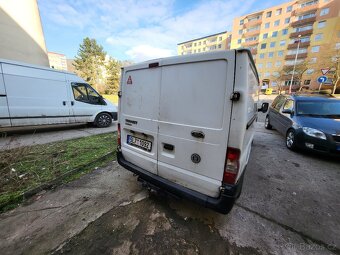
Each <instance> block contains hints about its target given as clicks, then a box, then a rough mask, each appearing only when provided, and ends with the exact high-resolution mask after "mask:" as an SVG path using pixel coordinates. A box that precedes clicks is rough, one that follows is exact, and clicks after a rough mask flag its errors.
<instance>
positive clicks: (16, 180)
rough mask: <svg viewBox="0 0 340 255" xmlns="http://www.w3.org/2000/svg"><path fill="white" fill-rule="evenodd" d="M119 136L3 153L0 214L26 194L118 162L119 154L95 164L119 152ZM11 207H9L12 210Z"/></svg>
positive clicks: (82, 139)
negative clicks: (97, 160)
mask: <svg viewBox="0 0 340 255" xmlns="http://www.w3.org/2000/svg"><path fill="white" fill-rule="evenodd" d="M116 140H117V139H116V133H108V134H101V135H94V136H89V137H83V138H79V139H74V140H68V141H62V142H55V143H50V144H44V145H35V146H31V147H21V148H17V149H12V150H6V151H2V152H1V153H0V211H3V210H5V207H4V206H5V205H6V208H11V207H12V205H8V203H9V202H13V203H15V204H17V203H18V202H20V201H21V200H22V197H23V196H22V194H23V193H24V192H26V191H28V190H31V189H33V188H36V187H38V186H40V185H41V184H45V183H48V182H50V181H51V180H54V179H56V178H58V177H61V176H63V175H65V174H66V173H68V172H69V171H71V170H73V169H75V168H79V167H81V170H80V171H79V172H76V173H74V174H73V175H71V176H67V177H65V178H63V180H62V181H63V182H64V183H65V182H69V181H71V180H74V179H76V178H79V177H80V176H81V175H83V174H85V173H87V172H89V171H91V170H92V169H93V168H95V167H100V166H103V165H106V164H107V163H108V162H109V161H111V160H115V157H116V155H115V153H114V154H113V155H112V156H110V157H106V158H105V160H103V161H101V162H97V163H96V164H95V165H94V164H91V163H92V162H93V161H95V160H96V159H99V158H101V157H103V156H105V155H106V154H108V153H110V152H115V151H116V147H117V144H116ZM8 206H9V207H8Z"/></svg>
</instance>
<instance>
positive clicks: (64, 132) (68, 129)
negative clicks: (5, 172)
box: [0, 122, 117, 151]
mask: <svg viewBox="0 0 340 255" xmlns="http://www.w3.org/2000/svg"><path fill="white" fill-rule="evenodd" d="M116 130H117V123H116V122H114V123H113V124H112V125H111V126H110V127H107V128H96V127H92V126H89V125H79V124H78V125H72V126H59V127H56V126H54V127H48V128H47V127H45V128H41V129H39V130H27V129H18V130H16V131H11V132H0V135H1V139H0V151H1V150H9V149H13V148H17V147H22V146H32V145H37V144H46V143H51V142H57V141H63V140H70V139H75V138H80V137H86V136H91V135H98V134H104V133H110V132H113V131H116Z"/></svg>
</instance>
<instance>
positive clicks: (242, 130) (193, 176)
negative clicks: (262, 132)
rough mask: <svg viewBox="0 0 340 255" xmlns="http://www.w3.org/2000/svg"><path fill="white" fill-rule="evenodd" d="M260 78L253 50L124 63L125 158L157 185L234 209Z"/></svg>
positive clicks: (121, 141) (121, 139) (121, 142)
mask: <svg viewBox="0 0 340 255" xmlns="http://www.w3.org/2000/svg"><path fill="white" fill-rule="evenodd" d="M258 91H259V78H258V74H257V71H256V67H255V64H254V61H253V59H252V56H251V53H250V51H249V50H245V49H243V50H231V51H216V52H211V53H204V54H193V55H185V56H177V57H170V58H164V59H158V60H153V61H148V62H144V63H140V64H135V65H132V66H128V67H125V68H123V70H122V77H121V85H120V93H119V96H120V101H119V106H118V112H119V114H118V116H119V120H118V132H119V134H118V153H117V157H118V162H119V163H120V164H121V165H122V166H123V167H125V168H126V169H128V170H130V171H132V172H133V173H135V174H136V175H138V179H139V180H140V181H142V182H143V184H144V185H145V186H147V187H149V188H151V189H162V190H165V191H167V192H169V193H172V194H174V195H176V196H179V197H183V198H187V199H191V200H193V201H196V202H197V203H200V204H202V205H204V206H206V207H209V208H212V209H214V210H216V211H218V212H221V213H228V212H229V211H230V210H231V208H232V206H233V204H234V202H235V200H236V198H238V196H239V195H240V192H241V188H242V182H243V176H244V172H245V169H246V166H247V163H248V159H249V155H250V150H251V144H252V141H253V137H254V122H255V121H256V120H257V112H258V111H260V110H261V111H263V112H265V111H267V109H268V104H267V103H264V104H263V105H262V107H261V109H259V110H258V106H257V101H258Z"/></svg>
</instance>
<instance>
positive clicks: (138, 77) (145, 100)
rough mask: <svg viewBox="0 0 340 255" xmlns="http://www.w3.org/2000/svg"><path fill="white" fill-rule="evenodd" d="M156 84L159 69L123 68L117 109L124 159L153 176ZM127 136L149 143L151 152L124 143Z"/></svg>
mask: <svg viewBox="0 0 340 255" xmlns="http://www.w3.org/2000/svg"><path fill="white" fill-rule="evenodd" d="M160 81H161V68H142V69H137V70H124V69H123V72H122V81H121V92H122V96H121V98H120V106H119V107H120V113H121V114H120V116H119V122H120V125H121V143H122V153H123V155H124V157H125V159H126V160H127V161H129V162H131V163H133V164H135V165H138V166H140V167H142V168H144V169H147V170H148V171H150V172H152V173H154V174H157V144H158V143H157V133H158V115H159V93H160ZM128 135H129V136H133V137H137V138H140V139H143V140H147V141H150V142H152V147H151V151H150V152H149V151H146V150H143V149H140V148H137V147H134V146H131V145H130V144H128V143H127V137H128Z"/></svg>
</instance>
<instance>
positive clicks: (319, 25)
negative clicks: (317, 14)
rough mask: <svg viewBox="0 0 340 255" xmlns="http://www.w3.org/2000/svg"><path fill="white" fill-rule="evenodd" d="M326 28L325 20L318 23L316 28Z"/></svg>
mask: <svg viewBox="0 0 340 255" xmlns="http://www.w3.org/2000/svg"><path fill="white" fill-rule="evenodd" d="M325 26H326V20H323V21H319V23H318V28H323V27H325Z"/></svg>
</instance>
